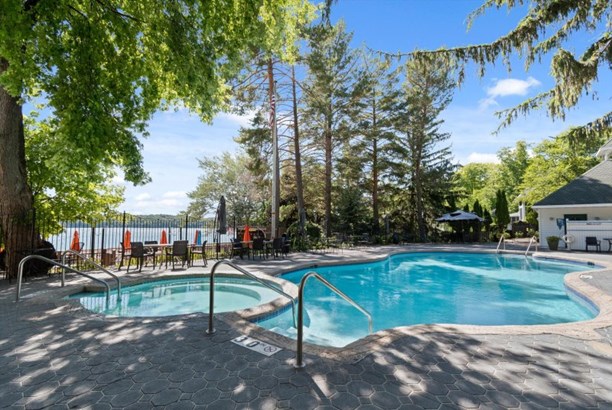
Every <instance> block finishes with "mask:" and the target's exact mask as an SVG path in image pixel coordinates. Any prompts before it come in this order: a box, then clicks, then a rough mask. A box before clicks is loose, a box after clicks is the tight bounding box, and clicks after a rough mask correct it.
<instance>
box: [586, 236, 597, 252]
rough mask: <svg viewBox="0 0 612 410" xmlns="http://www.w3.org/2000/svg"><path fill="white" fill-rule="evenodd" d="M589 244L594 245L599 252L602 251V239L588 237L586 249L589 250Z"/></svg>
mask: <svg viewBox="0 0 612 410" xmlns="http://www.w3.org/2000/svg"><path fill="white" fill-rule="evenodd" d="M589 246H594V247H595V250H596V251H597V252H601V241H600V240H599V239H597V238H596V237H594V236H587V237H586V246H585V250H586V251H587V252H588V251H589Z"/></svg>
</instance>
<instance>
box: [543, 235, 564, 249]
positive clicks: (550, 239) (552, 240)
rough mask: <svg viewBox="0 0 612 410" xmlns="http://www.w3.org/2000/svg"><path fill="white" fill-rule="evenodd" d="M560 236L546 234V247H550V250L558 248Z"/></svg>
mask: <svg viewBox="0 0 612 410" xmlns="http://www.w3.org/2000/svg"><path fill="white" fill-rule="evenodd" d="M560 239H561V238H559V237H558V236H554V235H553V236H547V237H546V242H547V243H548V249H550V250H551V251H556V250H558V249H559V240H560Z"/></svg>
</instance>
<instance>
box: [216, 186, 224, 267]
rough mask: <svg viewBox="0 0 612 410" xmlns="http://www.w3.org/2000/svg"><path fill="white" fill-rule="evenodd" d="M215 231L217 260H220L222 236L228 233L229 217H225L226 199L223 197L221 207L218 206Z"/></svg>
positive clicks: (220, 201)
mask: <svg viewBox="0 0 612 410" xmlns="http://www.w3.org/2000/svg"><path fill="white" fill-rule="evenodd" d="M215 229H216V230H217V246H216V251H217V259H219V251H220V250H221V249H220V248H221V235H224V234H226V233H227V216H226V215H225V197H224V196H223V195H221V198H220V199H219V206H217V215H216V216H215Z"/></svg>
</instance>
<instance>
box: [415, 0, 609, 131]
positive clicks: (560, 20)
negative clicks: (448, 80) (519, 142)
mask: <svg viewBox="0 0 612 410" xmlns="http://www.w3.org/2000/svg"><path fill="white" fill-rule="evenodd" d="M524 3H529V4H530V5H531V7H529V9H528V12H527V15H526V16H525V17H524V18H523V19H522V20H521V21H520V22H519V23H518V24H517V26H516V27H515V28H514V29H512V30H511V31H510V32H509V33H507V34H505V35H503V36H501V37H500V38H498V39H497V40H495V41H493V42H491V43H488V44H477V45H470V46H466V47H456V48H450V49H448V48H442V49H439V50H436V51H418V52H416V53H412V55H413V56H414V57H416V58H429V57H430V56H431V55H432V54H433V55H436V56H439V57H440V58H444V59H445V60H446V62H447V63H448V64H451V65H452V64H456V65H457V66H458V67H459V69H460V72H459V79H460V81H461V80H462V79H463V77H464V70H465V68H466V66H467V65H468V64H469V63H470V62H476V63H477V64H479V65H480V75H481V76H482V75H484V72H485V69H486V67H487V65H489V64H491V65H492V64H495V62H496V61H497V60H498V59H499V58H502V60H503V62H504V63H505V64H506V65H507V66H508V69H510V63H509V61H510V57H511V56H512V54H513V53H517V54H519V55H521V56H524V58H525V68H526V69H528V68H529V67H530V66H531V64H532V63H533V62H534V61H539V60H541V59H542V58H543V57H544V56H546V55H547V54H548V53H551V52H554V53H555V54H554V56H553V57H552V60H551V64H550V72H551V74H552V75H553V77H554V80H555V85H554V87H553V88H551V89H550V90H548V91H545V92H543V93H540V94H539V95H537V96H535V97H533V98H530V99H528V100H527V101H525V102H523V103H521V104H519V105H518V106H516V107H514V108H511V109H508V110H505V111H502V112H501V113H499V116H500V117H502V118H503V122H502V124H501V125H500V128H501V127H505V126H508V125H510V124H511V123H512V121H514V120H515V119H516V118H517V117H518V116H519V115H525V114H527V113H529V112H530V111H532V110H533V109H538V108H542V107H546V108H547V111H548V114H549V115H550V116H551V117H552V118H553V119H555V118H560V119H564V118H565V112H566V111H567V110H568V109H569V108H571V107H574V106H575V105H576V104H578V102H579V100H580V97H582V95H583V94H587V93H588V92H589V91H590V88H591V87H592V85H593V83H595V82H596V81H597V75H598V72H599V70H600V69H606V68H607V69H610V68H611V67H612V32H610V20H611V18H612V8H610V4H609V3H610V2H609V1H607V0H563V1H560V0H557V1H527V0H519V1H516V0H487V1H485V2H484V4H483V5H482V6H481V7H479V8H478V9H477V10H476V11H474V12H473V13H472V14H471V15H470V16H469V17H468V27H470V26H471V25H472V23H473V22H474V20H475V19H476V18H477V17H479V16H480V15H482V14H484V13H485V12H486V11H487V10H488V9H490V8H500V7H502V6H507V8H508V9H511V8H515V7H519V6H521V5H523V4H524ZM596 30H600V32H601V34H596V35H592V36H591V38H592V42H590V43H589V44H588V45H587V46H586V49H584V51H583V53H582V55H576V54H574V53H573V52H570V51H568V50H566V49H564V48H563V44H564V43H566V42H567V41H568V39H570V38H572V37H573V36H575V35H576V34H577V33H580V32H584V31H590V32H594V31H596ZM611 126H612V111H609V112H608V113H606V114H604V115H603V116H602V117H600V118H597V119H594V120H592V121H591V122H589V123H587V124H585V125H583V126H580V127H574V128H571V129H570V130H569V131H568V133H569V134H570V136H571V137H572V138H574V139H586V138H598V137H599V136H600V135H601V132H602V131H605V130H607V129H610V128H611Z"/></svg>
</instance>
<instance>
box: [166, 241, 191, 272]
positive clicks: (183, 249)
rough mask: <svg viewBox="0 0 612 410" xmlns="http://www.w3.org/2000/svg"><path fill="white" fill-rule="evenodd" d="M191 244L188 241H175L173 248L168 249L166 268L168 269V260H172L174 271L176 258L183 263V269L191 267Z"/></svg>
mask: <svg viewBox="0 0 612 410" xmlns="http://www.w3.org/2000/svg"><path fill="white" fill-rule="evenodd" d="M188 248H189V242H188V241H174V242H173V243H172V247H171V248H168V249H166V268H167V267H168V260H172V270H174V262H175V261H176V258H179V259H180V261H181V267H182V268H183V267H185V263H186V264H187V267H189V249H188Z"/></svg>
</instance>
